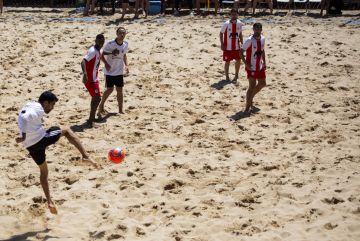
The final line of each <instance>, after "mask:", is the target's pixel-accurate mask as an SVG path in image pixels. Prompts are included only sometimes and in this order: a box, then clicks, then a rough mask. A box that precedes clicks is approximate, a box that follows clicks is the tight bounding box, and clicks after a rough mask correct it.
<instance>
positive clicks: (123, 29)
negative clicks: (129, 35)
mask: <svg viewBox="0 0 360 241" xmlns="http://www.w3.org/2000/svg"><path fill="white" fill-rule="evenodd" d="M120 30H122V31H125V32H126V29H125V28H124V27H118V28H117V29H116V33H118V32H119V31H120Z"/></svg>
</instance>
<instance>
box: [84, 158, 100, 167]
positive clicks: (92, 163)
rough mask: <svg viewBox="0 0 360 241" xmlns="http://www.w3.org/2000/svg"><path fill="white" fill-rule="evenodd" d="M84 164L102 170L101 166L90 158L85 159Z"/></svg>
mask: <svg viewBox="0 0 360 241" xmlns="http://www.w3.org/2000/svg"><path fill="white" fill-rule="evenodd" d="M82 162H83V163H86V164H89V165H91V166H93V167H95V168H96V169H101V166H100V165H99V164H97V163H95V162H94V161H93V160H92V159H91V158H90V157H83V158H82Z"/></svg>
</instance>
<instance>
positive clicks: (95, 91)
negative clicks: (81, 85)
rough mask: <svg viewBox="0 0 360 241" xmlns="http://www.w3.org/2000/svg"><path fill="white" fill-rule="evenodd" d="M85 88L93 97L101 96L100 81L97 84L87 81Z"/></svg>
mask: <svg viewBox="0 0 360 241" xmlns="http://www.w3.org/2000/svg"><path fill="white" fill-rule="evenodd" d="M85 87H86V89H87V90H88V91H89V93H90V95H91V97H95V96H101V94H100V88H99V82H98V81H96V82H91V81H87V82H86V83H85Z"/></svg>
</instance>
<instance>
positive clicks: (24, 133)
mask: <svg viewBox="0 0 360 241" xmlns="http://www.w3.org/2000/svg"><path fill="white" fill-rule="evenodd" d="M57 101H58V98H57V97H56V95H54V94H53V93H52V92H50V91H45V92H43V93H42V94H41V95H40V97H39V100H38V101H37V102H36V101H31V102H28V103H27V104H26V105H25V106H24V107H23V108H22V109H21V111H20V113H19V117H18V126H19V129H20V133H21V137H17V138H16V139H15V141H16V142H17V143H21V142H22V143H23V144H24V147H25V148H26V149H27V150H28V151H29V154H30V156H31V157H32V158H33V160H34V161H35V162H36V164H37V165H38V166H39V168H40V183H41V187H42V189H43V191H44V193H45V196H46V200H47V203H48V207H49V209H50V212H51V213H53V214H57V210H56V207H55V204H54V202H53V201H52V199H51V196H50V190H49V184H48V167H47V162H46V154H45V150H46V147H48V146H50V145H52V144H55V143H56V142H57V141H58V140H59V139H60V137H61V136H65V137H66V138H67V139H68V140H69V142H70V143H71V144H73V145H74V146H75V147H76V148H77V149H78V150H79V151H80V153H81V155H82V157H83V158H82V161H83V162H86V163H89V164H91V165H93V166H94V167H96V168H97V167H98V166H97V165H96V164H95V163H94V162H93V161H91V159H90V157H89V155H88V153H87V152H86V151H85V149H84V147H83V145H82V144H81V142H80V139H79V137H77V135H75V133H74V132H73V131H72V130H71V129H70V128H69V127H61V128H60V127H58V126H53V127H50V128H49V129H48V130H45V129H44V127H43V124H42V118H43V116H44V114H45V113H46V114H48V113H50V111H51V110H52V109H53V108H54V105H55V103H56V102H57Z"/></svg>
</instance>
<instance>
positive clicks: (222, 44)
mask: <svg viewBox="0 0 360 241" xmlns="http://www.w3.org/2000/svg"><path fill="white" fill-rule="evenodd" d="M220 46H221V50H222V51H224V49H225V48H224V34H223V33H222V32H220Z"/></svg>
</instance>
